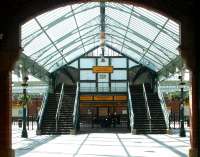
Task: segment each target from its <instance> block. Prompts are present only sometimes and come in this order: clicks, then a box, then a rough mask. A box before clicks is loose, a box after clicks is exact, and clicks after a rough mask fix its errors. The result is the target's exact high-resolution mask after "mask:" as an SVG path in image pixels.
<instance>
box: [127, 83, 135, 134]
mask: <svg viewBox="0 0 200 157" xmlns="http://www.w3.org/2000/svg"><path fill="white" fill-rule="evenodd" d="M128 111H129V119H130V127H131V132H133V129H134V113H133V105H132V98H131V91H130V85H129V83H128Z"/></svg>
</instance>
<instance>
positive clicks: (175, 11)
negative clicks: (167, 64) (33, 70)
mask: <svg viewBox="0 0 200 157" xmlns="http://www.w3.org/2000/svg"><path fill="white" fill-rule="evenodd" d="M79 2H84V1H79ZM124 2H126V3H130V4H132V3H133V2H131V1H128V0H127V1H124ZM72 3H75V2H64V1H59V2H49V1H42V2H21V3H20V4H19V3H17V2H16V5H14V4H13V6H14V7H13V10H12V11H11V12H9V13H8V12H7V11H6V10H5V9H2V13H3V14H2V15H3V18H1V19H2V23H3V24H2V25H1V30H2V33H1V39H0V40H1V43H0V51H1V55H0V56H1V58H2V59H1V60H2V62H1V68H0V71H1V79H0V83H1V86H0V87H1V93H0V94H1V95H0V98H1V100H2V104H3V105H1V115H3V117H4V118H3V119H4V120H3V121H1V123H0V124H1V128H0V130H1V134H0V135H1V137H4V138H2V141H1V148H3V149H2V152H3V154H5V155H4V156H10V150H11V134H10V125H8V124H10V110H9V108H10V106H9V105H10V102H9V100H10V94H11V92H10V88H9V85H10V78H9V71H10V70H11V69H12V66H13V64H14V62H15V61H16V59H17V56H18V54H19V51H20V49H19V46H20V41H19V39H20V31H19V28H20V24H21V23H24V22H25V21H26V20H27V19H29V18H30V17H32V16H35V15H36V14H39V13H41V12H44V11H45V10H49V9H52V8H56V7H58V6H62V5H66V4H72ZM179 3H180V2H177V4H176V5H177V6H178V4H179ZM134 4H137V5H140V6H144V7H147V8H151V9H155V10H156V11H160V12H161V13H163V14H166V15H168V16H170V17H172V18H175V19H177V20H178V21H180V23H181V47H180V49H181V53H182V54H183V57H184V58H185V59H186V63H187V65H188V66H189V67H190V68H191V70H192V71H193V79H192V81H193V87H194V88H193V108H192V110H193V111H194V112H193V115H194V118H193V122H194V124H198V123H197V120H198V118H197V115H196V114H195V113H197V112H196V111H197V107H198V106H197V101H198V99H197V92H198V89H197V83H198V82H197V80H198V79H197V78H198V73H196V72H198V71H197V65H196V62H195V61H196V60H195V56H196V55H195V52H196V51H195V49H194V21H193V19H192V15H191V12H192V9H193V5H192V4H187V3H186V2H185V4H184V3H181V4H180V8H176V6H174V7H173V4H174V2H173V4H172V3H167V4H165V3H163V1H161V0H160V1H156V2H154V3H153V2H146V1H143V2H139V1H138V2H137V1H135V2H134ZM8 6H10V3H9V2H8V3H7V5H6V6H5V8H6V7H8ZM185 6H187V7H185ZM3 7H4V6H3V5H2V8H3ZM30 8H32V9H30ZM9 11H10V10H9ZM183 12H184V13H185V15H183V14H182V13H183ZM4 15H5V16H4ZM10 15H11V17H10ZM188 41H190V42H188ZM197 126H198V125H197ZM197 126H196V127H197ZM8 130H9V131H8ZM193 131H194V132H193V134H192V139H194V137H197V130H195V129H194V130H193ZM195 131H196V132H195ZM197 141H198V139H197V138H196V139H195V140H193V142H194V143H193V144H192V146H193V148H195V149H197V145H198V143H197Z"/></svg>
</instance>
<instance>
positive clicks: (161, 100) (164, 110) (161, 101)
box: [158, 82, 169, 129]
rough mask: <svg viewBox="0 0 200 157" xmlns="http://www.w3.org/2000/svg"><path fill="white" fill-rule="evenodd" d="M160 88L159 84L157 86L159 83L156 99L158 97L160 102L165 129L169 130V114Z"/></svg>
mask: <svg viewBox="0 0 200 157" xmlns="http://www.w3.org/2000/svg"><path fill="white" fill-rule="evenodd" d="M160 87H161V86H160V84H159V82H158V97H159V100H160V104H161V108H162V112H163V114H164V118H165V124H166V127H167V128H168V129H169V113H168V111H167V107H166V103H165V99H164V96H163V93H162V92H161V90H160Z"/></svg>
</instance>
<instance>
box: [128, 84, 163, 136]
mask: <svg viewBox="0 0 200 157" xmlns="http://www.w3.org/2000/svg"><path fill="white" fill-rule="evenodd" d="M130 91H131V99H132V105H133V112H134V127H133V128H134V130H135V133H136V134H164V133H166V130H167V128H166V123H165V118H164V114H163V110H162V107H161V104H160V100H159V97H158V94H157V93H154V92H153V90H152V89H151V87H150V86H149V85H135V86H132V87H130Z"/></svg>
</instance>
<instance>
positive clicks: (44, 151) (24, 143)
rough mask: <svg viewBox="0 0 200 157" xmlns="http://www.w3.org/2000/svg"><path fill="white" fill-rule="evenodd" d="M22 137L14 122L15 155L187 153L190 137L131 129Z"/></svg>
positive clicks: (161, 156) (183, 156)
mask: <svg viewBox="0 0 200 157" xmlns="http://www.w3.org/2000/svg"><path fill="white" fill-rule="evenodd" d="M28 134H29V138H27V139H23V138H21V137H20V136H21V128H18V127H17V126H13V149H15V152H16V157H187V156H188V150H189V147H190V144H189V133H188V131H187V137H184V138H183V137H179V135H178V133H175V134H173V135H167V134H166V135H131V134H130V133H90V134H79V135H62V136H47V135H45V136H44V135H43V136H36V135H35V130H30V131H29V132H28Z"/></svg>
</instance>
